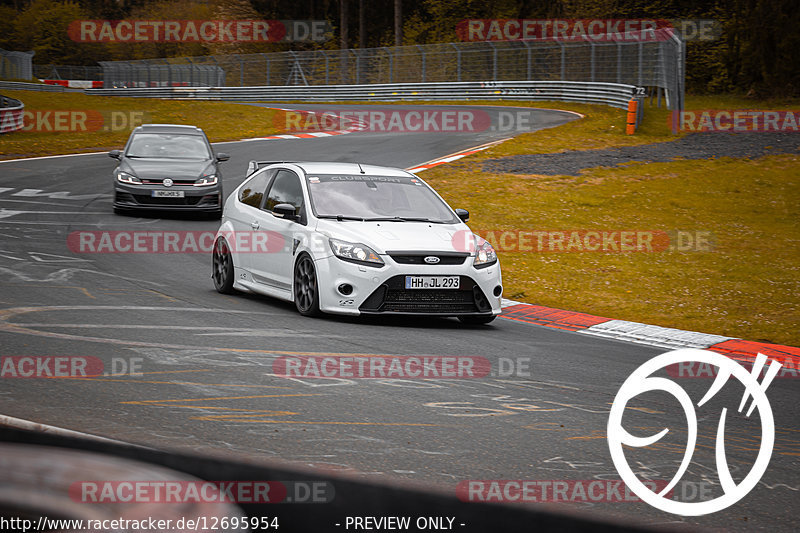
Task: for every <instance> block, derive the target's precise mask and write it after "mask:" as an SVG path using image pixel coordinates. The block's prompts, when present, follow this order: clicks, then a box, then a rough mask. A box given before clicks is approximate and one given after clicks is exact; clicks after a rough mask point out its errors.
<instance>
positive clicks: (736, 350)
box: [707, 339, 800, 368]
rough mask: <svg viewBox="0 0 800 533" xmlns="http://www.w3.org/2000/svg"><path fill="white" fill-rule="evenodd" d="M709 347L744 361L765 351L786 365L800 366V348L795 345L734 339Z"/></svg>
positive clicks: (771, 357) (772, 358)
mask: <svg viewBox="0 0 800 533" xmlns="http://www.w3.org/2000/svg"><path fill="white" fill-rule="evenodd" d="M707 349H708V350H712V351H715V352H717V353H721V354H723V355H727V356H728V357H730V358H732V359H737V360H743V361H752V360H754V359H755V358H756V355H757V354H759V353H763V354H764V355H766V356H767V357H769V359H770V360H776V361H778V362H779V363H781V364H783V365H784V366H791V367H792V368H798V367H799V366H800V348H796V347H794V346H784V345H782V344H769V343H766V342H755V341H746V340H743V339H732V340H728V341H723V342H720V343H717V344H714V345H712V346H709V347H708V348H707Z"/></svg>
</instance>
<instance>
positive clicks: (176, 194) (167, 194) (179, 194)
mask: <svg viewBox="0 0 800 533" xmlns="http://www.w3.org/2000/svg"><path fill="white" fill-rule="evenodd" d="M152 194H153V198H183V191H153V193H152Z"/></svg>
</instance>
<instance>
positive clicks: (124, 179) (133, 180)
mask: <svg viewBox="0 0 800 533" xmlns="http://www.w3.org/2000/svg"><path fill="white" fill-rule="evenodd" d="M117 181H119V182H121V183H129V184H131V185H141V184H142V180H140V179H139V178H137V177H136V176H134V175H133V174H128V173H127V172H123V171H121V170H118V171H117Z"/></svg>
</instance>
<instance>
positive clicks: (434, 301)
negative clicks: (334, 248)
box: [359, 275, 492, 315]
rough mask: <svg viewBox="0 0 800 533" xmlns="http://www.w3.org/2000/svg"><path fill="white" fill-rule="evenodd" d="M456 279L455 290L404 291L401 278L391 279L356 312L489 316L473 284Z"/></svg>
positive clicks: (402, 278)
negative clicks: (456, 286) (479, 314)
mask: <svg viewBox="0 0 800 533" xmlns="http://www.w3.org/2000/svg"><path fill="white" fill-rule="evenodd" d="M460 278H461V279H460V282H459V286H460V288H458V289H406V288H405V276H403V275H400V276H393V277H391V278H389V279H388V280H386V282H384V283H383V284H382V285H381V286H380V287H378V288H377V289H376V290H375V291H374V292H373V293H372V294H371V295H370V296H369V297H368V298H367V299H366V300H365V301H364V303H363V304H361V307H359V311H361V312H362V313H415V314H416V313H419V314H437V315H464V314H476V313H491V311H492V307H491V304H490V303H489V301H488V300H487V299H486V296H485V295H484V294H483V291H481V289H480V287H478V285H477V284H476V283H475V281H473V280H472V278H470V277H468V276H461V277H460Z"/></svg>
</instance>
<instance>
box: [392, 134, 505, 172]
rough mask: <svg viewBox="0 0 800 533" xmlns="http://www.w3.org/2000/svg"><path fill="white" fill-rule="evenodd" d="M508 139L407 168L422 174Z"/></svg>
mask: <svg viewBox="0 0 800 533" xmlns="http://www.w3.org/2000/svg"><path fill="white" fill-rule="evenodd" d="M507 140H508V139H500V140H499V141H492V142H490V143H486V144H482V145H480V146H476V147H474V148H467V149H466V150H462V151H461V152H456V153H454V154H450V155H448V156H445V157H440V158H439V159H434V160H432V161H428V162H427V163H422V164H421V165H418V166H416V167H412V168H407V169H406V170H408V171H409V172H422V171H423V170H428V169H429V168H433V167H438V166H439V165H444V164H445V163H450V162H453V161H455V160H457V159H461V158H462V157H466V156H468V155H472V154H474V153H477V152H482V151H483V150H486V149H487V148H491V147H492V146H497V145H498V144H500V143H501V142H505V141H507Z"/></svg>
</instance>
